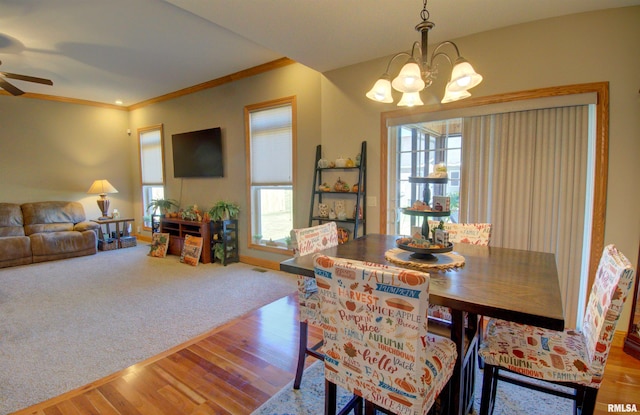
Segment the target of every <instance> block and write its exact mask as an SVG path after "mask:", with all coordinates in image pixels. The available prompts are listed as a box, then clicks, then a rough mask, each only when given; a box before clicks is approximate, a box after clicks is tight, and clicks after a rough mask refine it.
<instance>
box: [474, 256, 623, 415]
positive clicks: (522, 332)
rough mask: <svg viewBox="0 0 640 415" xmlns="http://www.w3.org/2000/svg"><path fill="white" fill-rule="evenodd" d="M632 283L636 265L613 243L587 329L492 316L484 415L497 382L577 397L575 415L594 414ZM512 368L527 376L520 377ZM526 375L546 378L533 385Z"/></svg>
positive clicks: (484, 349) (599, 274)
mask: <svg viewBox="0 0 640 415" xmlns="http://www.w3.org/2000/svg"><path fill="white" fill-rule="evenodd" d="M632 283H633V268H632V267H631V263H630V262H629V260H628V259H627V258H625V256H624V255H623V254H622V253H620V252H619V251H618V250H617V249H616V247H615V246H614V245H608V246H607V247H605V249H604V252H603V254H602V258H601V259H600V264H599V265H598V269H597V271H596V277H595V281H594V283H593V286H592V288H591V294H590V295H589V299H588V303H587V308H586V310H585V314H584V319H583V327H582V332H578V331H575V330H564V331H553V330H548V329H543V328H539V327H534V326H528V325H523V324H516V323H512V322H508V321H503V320H491V321H490V322H489V324H488V327H487V336H486V340H485V342H484V343H483V344H482V345H481V346H480V355H481V356H482V358H483V359H484V362H485V369H484V381H483V385H482V403H481V406H480V414H481V415H485V414H489V413H492V412H493V407H494V405H495V398H496V390H497V387H498V380H503V381H506V382H509V383H514V384H516V385H520V386H524V387H528V388H530V389H535V390H539V391H542V392H547V393H550V394H553V395H556V396H562V397H565V398H569V399H572V400H573V401H574V413H576V414H578V413H581V414H582V415H590V414H593V411H594V408H595V404H596V396H597V394H598V389H599V388H600V382H601V381H602V376H603V374H604V367H605V364H606V362H607V357H608V355H609V349H610V347H611V341H612V340H613V334H614V332H615V329H616V324H617V323H618V319H619V318H620V313H621V312H622V307H623V305H624V302H625V300H626V298H627V294H628V293H629V289H630V288H631V284H632ZM501 371H502V372H507V374H506V375H505V374H504V373H500V372H501ZM508 372H515V373H518V374H520V375H523V376H524V378H522V377H521V378H520V379H515V378H514V377H512V376H510V375H509V374H508ZM526 378H532V379H538V380H541V381H542V382H536V383H531V382H528V381H527V379H526ZM522 379H524V380H522ZM549 383H554V384H559V385H563V386H567V387H569V388H571V389H572V391H573V393H568V392H562V391H559V390H557V389H553V388H550V387H549V386H551V385H549Z"/></svg>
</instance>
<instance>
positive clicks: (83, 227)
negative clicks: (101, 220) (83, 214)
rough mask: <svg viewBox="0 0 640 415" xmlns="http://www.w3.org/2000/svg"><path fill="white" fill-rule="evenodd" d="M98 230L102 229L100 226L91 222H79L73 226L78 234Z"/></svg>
mask: <svg viewBox="0 0 640 415" xmlns="http://www.w3.org/2000/svg"><path fill="white" fill-rule="evenodd" d="M97 229H100V225H99V224H97V223H95V222H90V221H83V222H78V223H76V224H75V225H73V230H74V231H78V232H83V231H95V230H97Z"/></svg>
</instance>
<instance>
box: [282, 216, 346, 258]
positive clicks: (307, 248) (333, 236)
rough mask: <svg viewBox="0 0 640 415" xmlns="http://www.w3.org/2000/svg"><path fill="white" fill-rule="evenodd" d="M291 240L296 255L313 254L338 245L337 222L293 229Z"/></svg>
mask: <svg viewBox="0 0 640 415" xmlns="http://www.w3.org/2000/svg"><path fill="white" fill-rule="evenodd" d="M291 242H292V243H293V246H294V248H293V253H294V255H295V256H301V255H307V254H312V253H315V252H318V251H321V250H323V249H327V248H331V247H334V246H338V227H337V226H336V223H335V222H327V223H323V224H322V225H317V226H311V227H309V228H300V229H292V230H291Z"/></svg>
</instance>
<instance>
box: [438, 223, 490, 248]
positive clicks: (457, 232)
mask: <svg viewBox="0 0 640 415" xmlns="http://www.w3.org/2000/svg"><path fill="white" fill-rule="evenodd" d="M439 223H440V222H438V221H434V220H430V221H429V228H430V229H433V228H434V227H437V226H438V224H439ZM444 229H445V230H446V231H448V232H449V241H450V242H453V243H454V244H455V243H462V244H471V245H483V246H487V245H489V238H490V236H491V224H490V223H451V222H445V224H444Z"/></svg>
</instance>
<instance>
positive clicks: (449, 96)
mask: <svg viewBox="0 0 640 415" xmlns="http://www.w3.org/2000/svg"><path fill="white" fill-rule="evenodd" d="M448 86H449V85H448V84H447V88H445V90H444V97H442V101H440V102H441V103H443V104H446V103H447V102H453V101H457V100H459V99H465V98H469V97H470V96H471V93H470V92H469V91H466V90H463V91H452V90H450V89H449V88H448Z"/></svg>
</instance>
